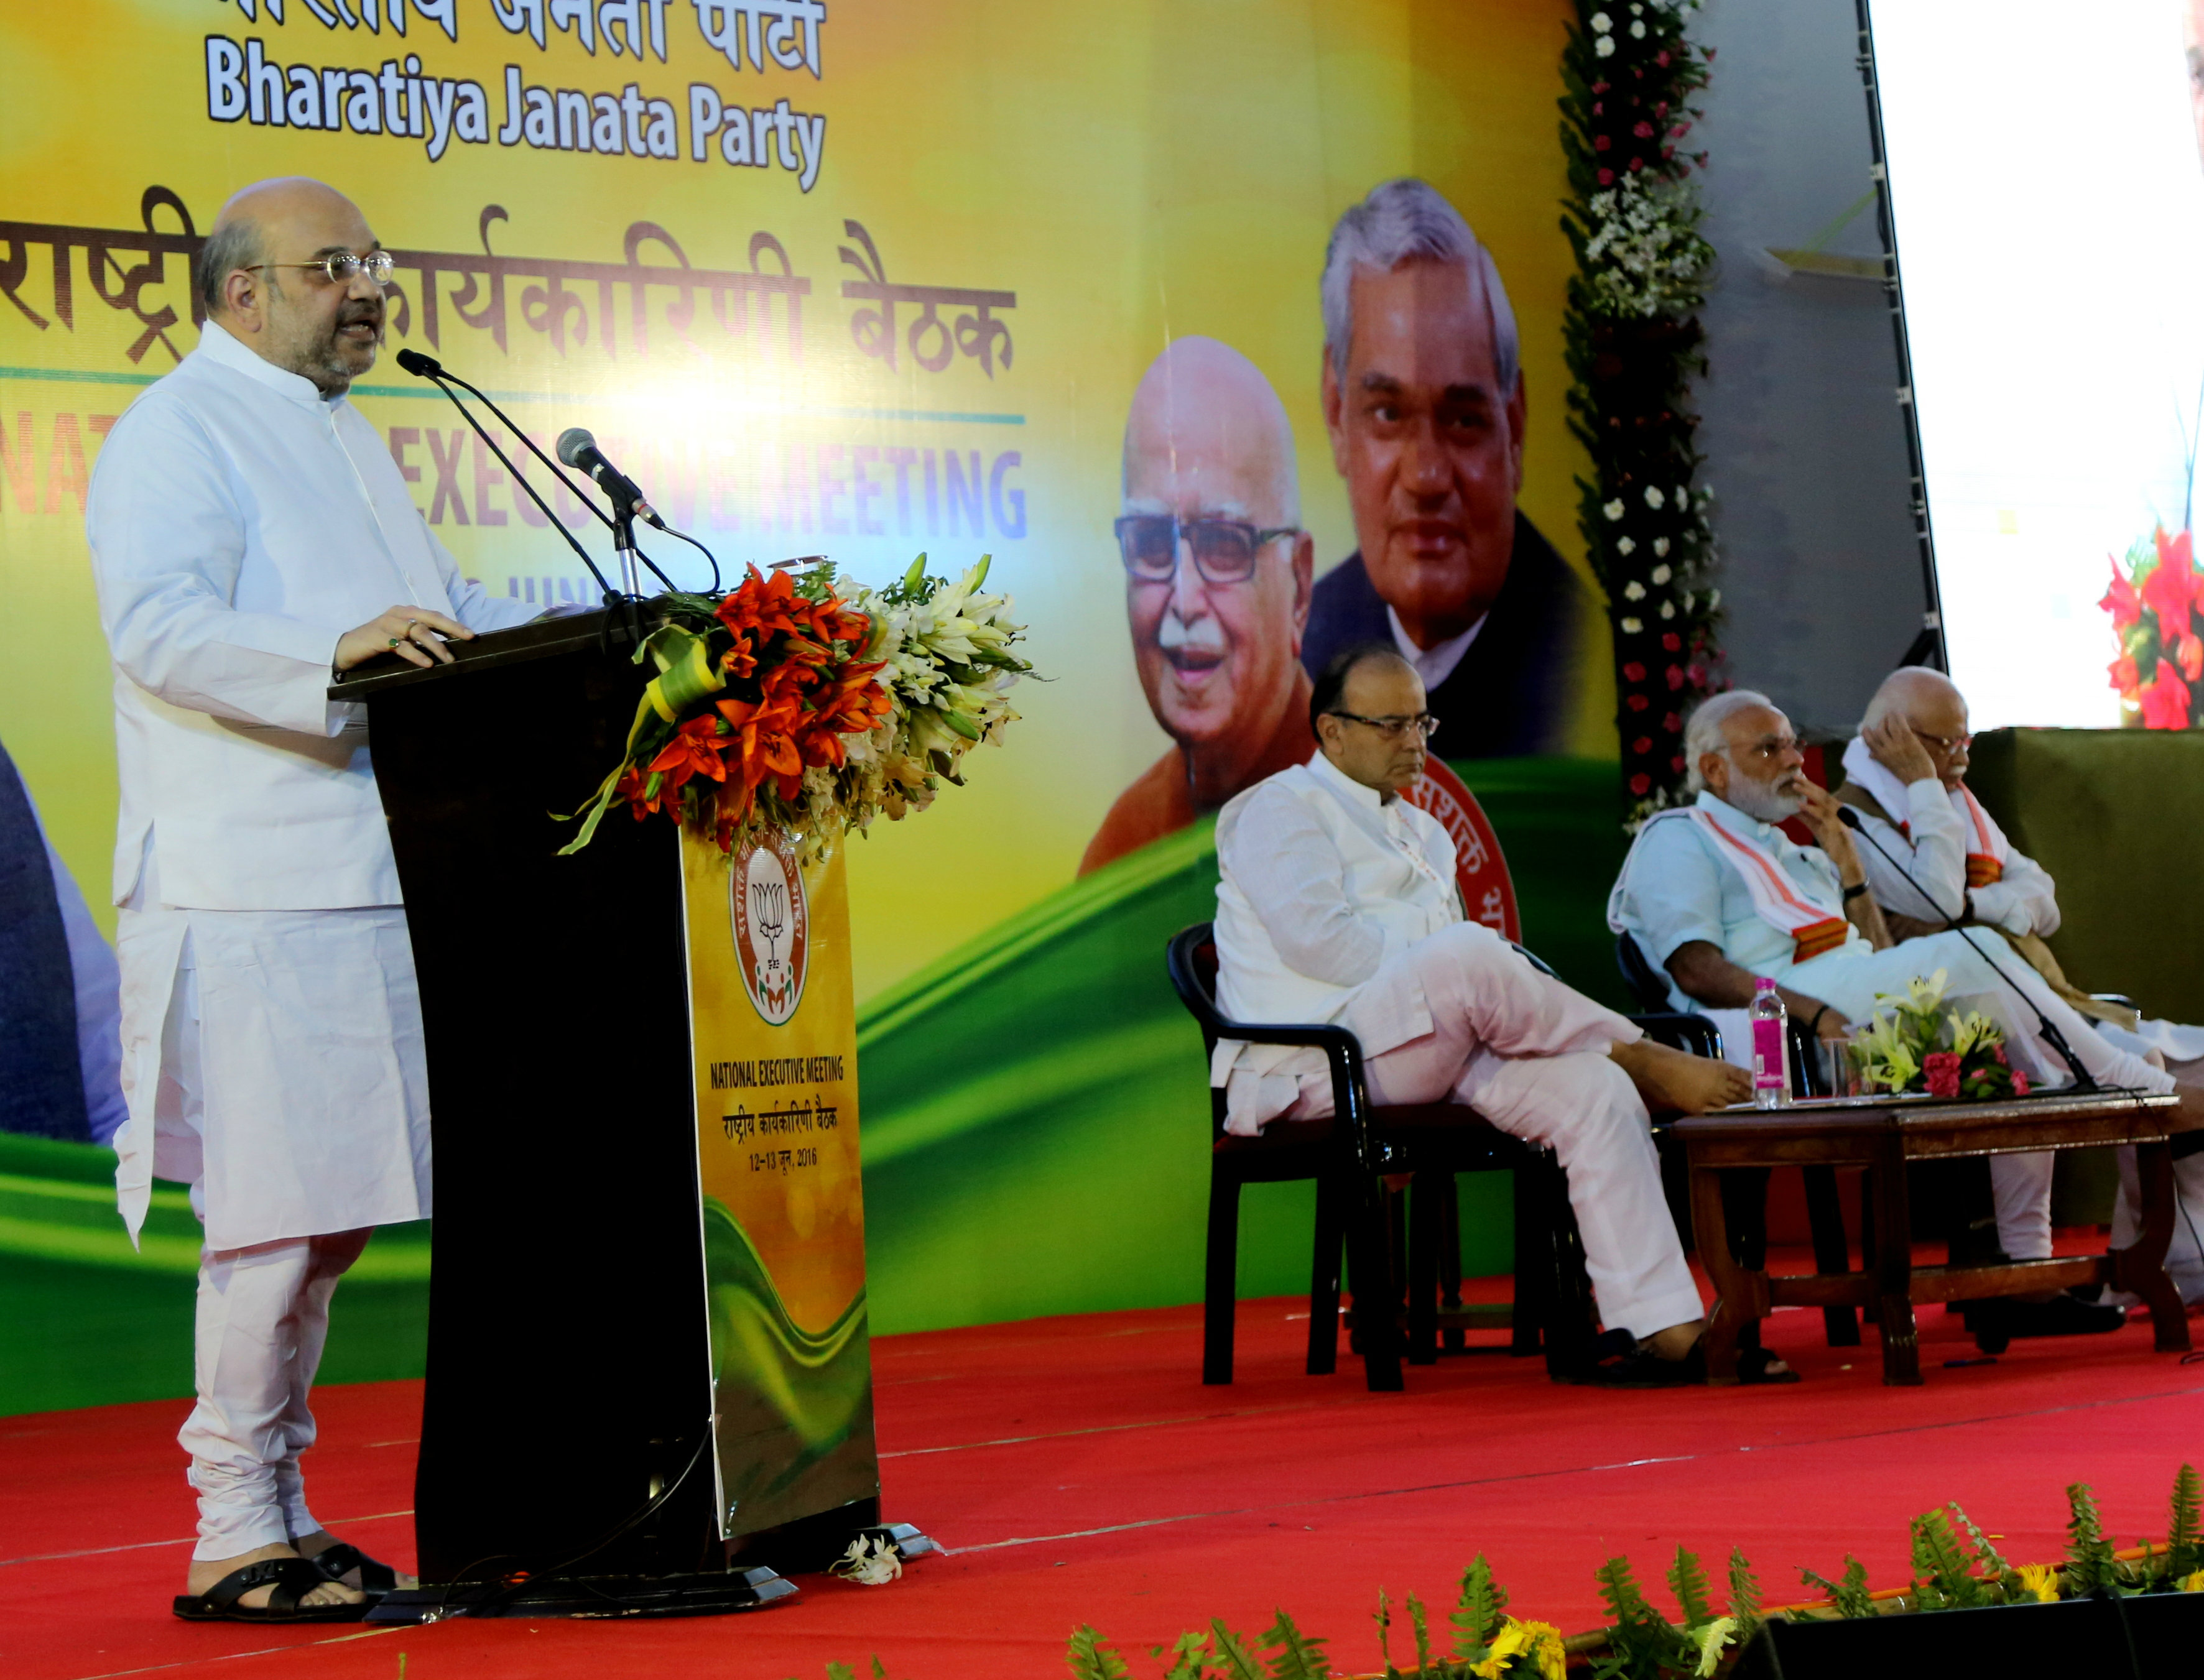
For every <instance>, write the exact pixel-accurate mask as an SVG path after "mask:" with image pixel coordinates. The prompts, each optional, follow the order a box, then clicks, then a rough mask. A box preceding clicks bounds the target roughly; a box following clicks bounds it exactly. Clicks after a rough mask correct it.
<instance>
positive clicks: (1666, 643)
mask: <svg viewBox="0 0 2204 1680" xmlns="http://www.w3.org/2000/svg"><path fill="white" fill-rule="evenodd" d="M1661 645H1662V647H1663V648H1667V649H1668V651H1669V652H1670V653H1672V654H1680V653H1682V652H1683V651H1684V638H1683V637H1682V636H1679V635H1677V634H1676V632H1675V631H1674V630H1670V631H1669V632H1668V634H1667V635H1666V636H1662V638H1661Z"/></svg>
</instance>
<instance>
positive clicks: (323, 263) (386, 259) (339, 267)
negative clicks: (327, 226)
mask: <svg viewBox="0 0 2204 1680" xmlns="http://www.w3.org/2000/svg"><path fill="white" fill-rule="evenodd" d="M245 266H246V269H247V270H248V271H249V270H251V269H314V270H316V271H317V272H319V273H321V274H323V275H327V276H328V277H329V284H330V285H332V286H349V285H351V284H352V281H353V275H356V274H358V273H359V272H360V271H361V270H362V269H365V270H366V271H367V277H368V278H369V279H370V280H371V281H374V282H375V283H376V285H377V286H388V285H389V284H390V276H391V275H392V274H393V273H394V272H395V270H396V269H397V267H398V262H397V259H396V258H395V257H392V256H391V254H390V253H389V252H388V251H369V252H368V253H367V255H366V256H364V257H356V256H354V255H353V253H352V252H351V251H336V252H334V253H333V254H331V255H329V256H327V257H316V258H315V259H314V260H313V261H312V262H311V263H246V265H245Z"/></svg>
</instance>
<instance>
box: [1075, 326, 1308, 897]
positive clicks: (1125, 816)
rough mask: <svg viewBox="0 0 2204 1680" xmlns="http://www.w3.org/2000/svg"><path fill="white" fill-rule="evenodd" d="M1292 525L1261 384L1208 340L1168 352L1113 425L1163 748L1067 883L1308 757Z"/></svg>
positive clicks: (1127, 542)
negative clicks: (1120, 429) (1121, 443)
mask: <svg viewBox="0 0 2204 1680" xmlns="http://www.w3.org/2000/svg"><path fill="white" fill-rule="evenodd" d="M1300 518H1301V514H1300V482H1299V479H1298V476H1297V475H1296V473H1295V466H1294V438H1293V429H1292V428H1291V426H1290V425H1289V424H1288V423H1287V420H1286V411H1285V407H1284V405H1283V404H1282V403H1280V402H1279V400H1278V397H1277V393H1276V392H1275V391H1273V390H1272V389H1271V382H1270V381H1268V380H1267V379H1265V378H1264V376H1263V375H1262V372H1261V370H1259V369H1258V368H1257V367H1256V366H1255V364H1253V362H1251V361H1249V360H1248V359H1247V358H1246V357H1245V356H1242V355H1241V353H1240V352H1238V351H1236V350H1234V349H1233V348H1231V347H1230V346H1229V345H1224V344H1221V343H1219V342H1218V340H1215V339H1210V338H1200V337H1188V338H1182V339H1178V340H1174V341H1173V343H1172V344H1171V345H1170V347H1169V348H1168V349H1166V350H1165V351H1164V352H1163V354H1162V355H1160V356H1158V357H1157V358H1156V359H1155V361H1154V363H1153V364H1151V365H1150V367H1149V369H1148V370H1147V372H1146V374H1145V375H1144V376H1142V377H1141V383H1140V387H1139V388H1138V389H1137V390H1136V391H1135V393H1134V395H1133V403H1132V410H1131V412H1130V413H1129V415H1128V416H1127V417H1126V421H1125V454H1124V477H1123V503H1122V512H1121V515H1120V517H1119V518H1118V520H1117V532H1116V534H1117V551H1118V558H1119V560H1120V561H1121V563H1122V564H1123V567H1124V572H1125V615H1126V618H1127V620H1128V622H1129V625H1130V628H1131V630H1132V636H1133V656H1134V660H1135V662H1136V664H1137V665H1138V667H1139V670H1140V673H1141V689H1142V691H1143V692H1144V693H1145V694H1146V696H1147V701H1148V709H1149V710H1150V711H1151V712H1152V713H1154V715H1155V719H1156V722H1157V723H1158V725H1160V726H1161V727H1162V729H1163V731H1164V734H1166V735H1168V736H1170V738H1171V746H1170V750H1169V751H1168V752H1166V753H1164V755H1163V756H1162V757H1161V758H1160V759H1158V760H1156V762H1155V763H1154V764H1153V765H1152V766H1149V768H1148V769H1147V770H1146V772H1143V773H1142V774H1141V777H1140V778H1138V779H1137V780H1136V781H1135V782H1134V783H1133V784H1132V785H1131V786H1130V787H1129V788H1127V789H1126V790H1125V791H1124V792H1123V793H1122V794H1120V795H1119V796H1118V797H1117V802H1115V803H1114V804H1112V805H1111V807H1110V811H1109V814H1108V815H1107V816H1105V818H1104V819H1103V821H1102V826H1101V828H1100V829H1099V831H1097V832H1096V834H1095V836H1094V837H1093V840H1092V841H1090V842H1089V843H1087V853H1086V855H1085V856H1084V857H1083V858H1081V860H1080V865H1079V873H1081V874H1082V875H1084V874H1086V873H1088V872H1089V871H1092V870H1095V869H1099V868H1100V867H1102V866H1103V865H1104V864H1105V863H1109V862H1111V861H1113V860H1115V859H1117V858H1120V857H1123V856H1124V855H1126V854H1127V853H1129V852H1132V851H1136V850H1138V849H1140V848H1141V847H1142V846H1145V845H1146V844H1147V843H1149V842H1150V841H1152V840H1158V839H1160V838H1162V837H1164V835H1166V834H1171V833H1176V831H1178V830H1180V829H1182V828H1184V827H1186V826H1187V825H1188V824H1189V823H1192V822H1193V821H1194V819H1196V818H1197V817H1200V816H1203V815H1206V813H1209V812H1212V811H1214V810H1216V809H1218V807H1220V806H1222V805H1223V803H1224V802H1226V801H1227V800H1229V799H1230V798H1231V797H1232V796H1234V795H1235V794H1236V793H1238V792H1240V790H1241V789H1243V788H1250V787H1253V785H1254V784H1256V783H1258V782H1259V781H1261V780H1262V779H1263V778H1265V777H1266V776H1270V775H1272V774H1275V773H1276V772H1278V771H1281V770H1283V769H1285V768H1286V767H1287V766H1289V765H1295V764H1301V763H1305V762H1306V760H1307V759H1308V757H1309V755H1310V754H1312V753H1313V752H1314V751H1315V750H1316V737H1315V736H1314V735H1313V734H1312V733H1311V731H1310V729H1309V722H1308V696H1309V678H1308V677H1307V676H1306V674H1305V673H1304V672H1303V671H1302V669H1301V666H1300V650H1301V633H1302V630H1303V628H1304V627H1305V626H1306V624H1307V622H1308V611H1309V577H1310V572H1311V570H1312V566H1313V565H1314V561H1315V547H1314V544H1313V543H1312V541H1311V540H1310V537H1309V535H1308V533H1307V532H1306V531H1304V530H1303V529H1300Z"/></svg>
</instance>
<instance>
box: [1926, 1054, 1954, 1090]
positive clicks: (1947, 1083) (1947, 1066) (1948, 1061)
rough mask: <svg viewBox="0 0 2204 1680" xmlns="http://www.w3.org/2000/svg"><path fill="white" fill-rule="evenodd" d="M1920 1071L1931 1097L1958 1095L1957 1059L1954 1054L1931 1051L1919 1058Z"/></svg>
mask: <svg viewBox="0 0 2204 1680" xmlns="http://www.w3.org/2000/svg"><path fill="white" fill-rule="evenodd" d="M1921 1071H1922V1073H1923V1074H1925V1075H1926V1076H1927V1077H1928V1080H1929V1095H1930V1096H1931V1097H1957V1096H1958V1094H1959V1058H1958V1055H1957V1054H1956V1053H1955V1052H1953V1051H1952V1050H1931V1051H1930V1052H1929V1054H1928V1055H1926V1056H1923V1057H1922V1058H1921Z"/></svg>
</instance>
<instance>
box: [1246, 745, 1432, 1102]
mask: <svg viewBox="0 0 2204 1680" xmlns="http://www.w3.org/2000/svg"><path fill="white" fill-rule="evenodd" d="M1217 861H1218V873H1219V877H1220V878H1219V880H1218V888H1217V956H1218V976H1217V1002H1218V1007H1219V1008H1220V1009H1222V1010H1223V1013H1224V1015H1225V1017H1226V1019H1228V1020H1259V1021H1289V1022H1295V1023H1306V1022H1318V1021H1330V1020H1338V1019H1339V1017H1340V1015H1341V1013H1342V1011H1343V1010H1344V1009H1346V1008H1347V1006H1348V1003H1349V1002H1350V1001H1352V999H1353V997H1354V993H1355V991H1356V989H1357V988H1359V987H1360V986H1361V985H1363V983H1364V982H1366V981H1367V980H1368V979H1370V978H1371V977H1372V975H1374V974H1376V973H1378V969H1379V968H1380V967H1383V966H1384V965H1385V964H1386V963H1387V962H1389V961H1394V960H1395V959H1397V958H1400V957H1401V956H1404V955H1407V952H1408V950H1409V949H1411V948H1412V947H1413V946H1414V945H1415V944H1417V943H1418V942H1419V941H1421V940H1424V939H1426V938H1430V937H1431V935H1432V934H1434V933H1436V932H1438V931H1439V930H1440V929H1441V928H1443V927H1449V926H1452V925H1453V924H1454V923H1455V922H1458V921H1460V920H1462V914H1461V905H1460V890H1459V889H1458V888H1457V887H1456V886H1455V856H1454V842H1453V841H1452V840H1450V839H1449V838H1448V837H1447V832H1446V830H1445V829H1444V828H1443V827H1441V826H1440V825H1439V822H1438V819H1437V818H1435V817H1433V816H1431V815H1430V814H1429V813H1426V812H1424V811H1419V810H1418V809H1417V808H1416V807H1414V806H1413V805H1410V804H1409V803H1407V802H1406V801H1405V800H1399V799H1394V800H1380V799H1379V797H1378V795H1377V793H1376V792H1375V791H1374V790H1372V789H1369V788H1366V787H1364V786H1363V785H1362V784H1360V783H1359V782H1357V781H1355V780H1354V779H1353V778H1351V777H1348V776H1347V775H1344V774H1342V772H1340V771H1339V770H1338V769H1336V768H1335V767H1334V766H1333V765H1332V762H1331V760H1329V759H1327V758H1326V757H1324V754H1322V753H1318V754H1316V755H1315V756H1314V757H1313V758H1312V759H1310V760H1309V761H1308V762H1307V763H1306V764H1303V765H1296V766H1294V767H1293V768H1292V769H1290V770H1282V771H1280V772H1278V773H1277V775H1275V776H1271V777H1268V778H1265V779H1264V780H1262V781H1260V782H1258V783H1257V784H1255V785H1254V786H1253V787H1252V788H1250V789H1248V790H1247V791H1246V792H1245V793H1242V794H1241V795H1239V796H1236V797H1235V798H1234V799H1232V800H1231V801H1230V802H1228V803H1227V804H1226V806H1225V807H1224V808H1223V810H1222V811H1221V812H1219V813H1218V818H1217ZM1372 1025H1373V1026H1374V1027H1376V1028H1377V1031H1376V1036H1374V1037H1372V1038H1366V1039H1365V1040H1364V1042H1363V1045H1362V1050H1363V1053H1364V1054H1365V1055H1366V1056H1377V1055H1378V1054H1380V1053H1381V1052H1383V1051H1385V1050H1390V1049H1392V1048H1393V1047H1394V1046H1395V1044H1405V1043H1406V1042H1407V1040H1409V1039H1410V1038H1416V1037H1418V1036H1419V1035H1420V1034H1422V1033H1425V1032H1430V1031H1431V1013H1430V1011H1429V1010H1428V1009H1426V1008H1425V1004H1424V1000H1423V998H1422V997H1421V996H1420V995H1419V994H1416V993H1414V992H1413V989H1412V990H1411V991H1410V992H1409V993H1408V994H1406V995H1404V996H1402V997H1401V998H1400V999H1399V1000H1398V1003H1397V1007H1396V1008H1395V1009H1392V1010H1391V1011H1389V1012H1388V1018H1387V1020H1385V1021H1384V1023H1383V1025H1382V1026H1378V1024H1377V1023H1372ZM1323 1065H1324V1057H1323V1056H1322V1055H1321V1053H1319V1052H1317V1051H1313V1050H1296V1049H1295V1048H1293V1047H1291V1046H1289V1045H1281V1044H1236V1043H1232V1042H1229V1041H1228V1042H1226V1043H1223V1044H1218V1047H1217V1057H1216V1060H1215V1062H1213V1063H1212V1067H1211V1078H1212V1081H1213V1082H1214V1083H1215V1084H1217V1085H1223V1086H1224V1087H1225V1088H1226V1090H1227V1091H1228V1093H1229V1096H1228V1103H1229V1115H1230V1127H1231V1129H1232V1130H1233V1131H1235V1132H1244V1133H1247V1134H1248V1135H1251V1136H1252V1135H1253V1133H1256V1132H1257V1131H1259V1130H1260V1129H1261V1127H1262V1123H1263V1122H1264V1121H1266V1120H1268V1119H1270V1118H1271V1115H1276V1114H1279V1113H1281V1112H1283V1110H1284V1109H1286V1108H1287V1107H1288V1106H1289V1105H1290V1104H1291V1103H1293V1102H1294V1101H1295V1098H1296V1097H1297V1096H1298V1095H1299V1092H1300V1083H1299V1076H1300V1074H1304V1073H1306V1072H1308V1071H1310V1070H1311V1069H1312V1068H1321V1067H1322V1066H1323Z"/></svg>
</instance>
